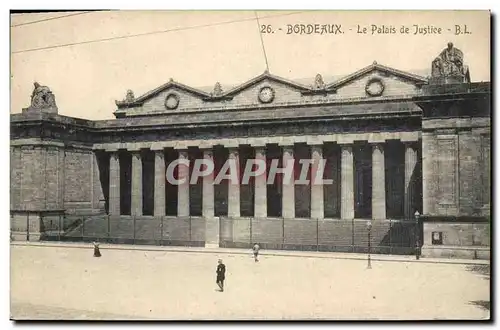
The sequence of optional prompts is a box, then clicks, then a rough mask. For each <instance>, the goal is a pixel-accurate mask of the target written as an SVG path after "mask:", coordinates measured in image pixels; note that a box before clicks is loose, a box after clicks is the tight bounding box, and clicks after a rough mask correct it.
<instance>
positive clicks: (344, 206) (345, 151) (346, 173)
mask: <svg viewBox="0 0 500 330" xmlns="http://www.w3.org/2000/svg"><path fill="white" fill-rule="evenodd" d="M341 149H342V151H341V153H342V159H341V183H340V190H341V192H340V193H341V201H340V217H341V218H342V219H354V155H353V151H352V145H342V147H341Z"/></svg>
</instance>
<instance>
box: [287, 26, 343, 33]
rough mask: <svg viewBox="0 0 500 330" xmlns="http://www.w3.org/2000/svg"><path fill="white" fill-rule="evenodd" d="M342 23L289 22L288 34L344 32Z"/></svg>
mask: <svg viewBox="0 0 500 330" xmlns="http://www.w3.org/2000/svg"><path fill="white" fill-rule="evenodd" d="M343 33H344V32H343V31H342V24H293V25H292V24H287V26H286V34H343Z"/></svg>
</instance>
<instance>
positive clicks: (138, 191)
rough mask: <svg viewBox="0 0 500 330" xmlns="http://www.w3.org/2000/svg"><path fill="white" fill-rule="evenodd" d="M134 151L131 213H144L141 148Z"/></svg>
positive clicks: (136, 214)
mask: <svg viewBox="0 0 500 330" xmlns="http://www.w3.org/2000/svg"><path fill="white" fill-rule="evenodd" d="M131 153H132V183H131V189H132V191H131V199H132V200H131V202H132V204H131V215H133V216H140V215H142V159H141V152H140V150H134V151H132V152H131Z"/></svg>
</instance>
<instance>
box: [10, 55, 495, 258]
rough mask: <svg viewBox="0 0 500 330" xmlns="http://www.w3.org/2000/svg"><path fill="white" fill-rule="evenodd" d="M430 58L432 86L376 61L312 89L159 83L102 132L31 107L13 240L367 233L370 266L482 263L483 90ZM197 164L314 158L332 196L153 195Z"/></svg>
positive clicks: (321, 242)
mask: <svg viewBox="0 0 500 330" xmlns="http://www.w3.org/2000/svg"><path fill="white" fill-rule="evenodd" d="M443 54H445V55H446V56H445V55H442V54H441V55H440V57H439V61H436V63H434V62H433V65H435V66H436V68H435V67H434V66H433V77H432V79H430V80H428V79H426V78H423V77H420V76H417V75H414V74H411V73H406V72H402V71H400V70H396V69H393V68H389V67H386V66H383V65H380V64H377V63H376V62H374V63H373V64H372V65H370V66H367V67H366V68H363V69H361V70H359V71H357V72H355V73H353V74H351V75H349V76H347V77H345V78H343V79H340V80H338V81H335V82H332V83H324V82H323V81H322V78H321V76H320V75H319V77H320V78H321V81H320V82H321V83H319V82H318V81H319V80H318V78H316V81H314V80H313V79H312V81H311V86H305V85H302V84H298V83H295V82H292V81H289V80H287V79H284V78H281V77H277V76H275V75H272V74H270V73H269V72H265V73H264V74H262V75H260V76H258V77H256V78H254V79H252V80H250V81H248V82H246V83H244V84H242V85H240V86H237V87H235V88H233V89H229V90H227V91H223V90H222V89H221V88H220V84H218V83H217V84H216V86H215V88H214V91H213V92H212V93H207V92H204V91H201V90H198V89H195V88H192V87H189V86H186V85H183V84H181V83H178V82H175V81H173V80H171V81H169V82H167V83H166V84H164V85H162V86H160V87H159V88H157V89H155V90H153V91H151V92H148V93H146V94H145V95H142V96H140V97H137V98H136V97H135V96H134V94H133V92H131V91H128V92H127V95H126V97H125V99H124V100H123V101H117V102H116V105H117V110H116V112H115V116H116V119H114V120H102V121H91V120H83V119H77V118H70V117H65V116H61V115H59V114H57V108H56V107H55V101H54V103H53V104H52V103H51V106H50V107H48V106H45V107H39V108H35V109H32V108H33V106H32V107H31V108H30V110H29V111H24V112H23V113H22V114H14V115H11V214H12V215H11V232H12V237H13V238H14V239H29V240H37V239H50V238H51V237H52V238H54V233H57V238H58V239H63V238H64V239H70V240H71V239H72V238H73V239H100V240H108V241H111V242H125V243H127V242H134V243H141V242H144V243H148V244H151V243H152V244H174V245H175V244H188V245H205V246H221V247H249V246H250V244H252V243H253V242H259V243H260V244H261V246H263V247H264V248H277V249H308V250H309V249H312V250H324V251H357V252H360V251H366V250H367V246H368V230H369V229H368V226H367V224H368V223H371V225H372V226H371V229H370V242H371V246H372V248H373V251H375V252H381V253H415V251H418V249H416V248H415V247H417V248H418V247H420V246H422V250H421V251H422V253H423V255H424V256H427V255H429V256H435V255H449V256H455V255H457V256H458V255H460V256H463V255H467V256H470V257H476V258H480V257H481V258H482V257H485V256H487V255H488V253H489V232H488V223H489V222H488V221H489V205H490V176H489V173H490V171H491V169H490V162H491V160H490V104H489V99H490V97H491V91H490V84H489V83H471V82H470V81H468V69H467V74H465V73H464V72H465V71H464V72H462V76H461V77H462V78H463V81H458V82H457V79H458V78H460V77H458V78H457V72H458V73H460V72H461V71H457V69H456V68H455V67H452V66H450V65H451V64H447V62H446V61H447V60H448V59H450V61H451V60H453V57H452V56H451V55H449V54H452V55H456V54H458V55H460V54H461V53H457V52H451V53H449V54H448V53H443ZM453 63H455V62H453ZM438 64H439V65H441V66H442V67H443V68H446V70H451V69H449V68H450V67H452V68H453V70H452V71H453V74H454V76H453V77H454V78H453V79H454V80H453V83H448V82H447V80H446V79H444V78H443V79H441V78H439V77H438V75H439V74H444V73H443V72H446V71H443V70H444V69H443V70H442V69H440V67H437V65H438ZM453 65H455V64H453ZM462 78H461V79H462ZM42 87H44V86H40V85H36V88H38V89H37V90H36V91H37V93H42V92H44V93H50V94H49V95H50V97H51V98H49V100H52V99H53V100H55V99H54V97H53V95H52V92H50V90H49V89H48V88H47V87H44V89H43V88H42ZM41 88H42V89H41ZM42 99H43V98H42ZM37 104H38V103H37ZM195 159H205V160H210V161H214V162H215V164H216V165H215V167H216V170H217V169H219V170H220V167H221V166H222V164H223V163H224V162H225V161H226V160H227V159H231V160H232V161H235V162H236V163H237V164H238V167H237V172H238V173H237V175H239V176H241V174H242V173H243V172H244V169H245V165H246V160H247V159H260V160H263V161H265V162H266V163H267V164H268V166H269V164H270V163H271V162H272V161H276V162H278V163H279V164H280V166H283V164H285V163H287V162H294V164H297V163H298V160H299V159H311V160H313V161H314V162H313V165H312V168H313V169H315V168H317V166H318V163H317V162H318V161H319V160H320V159H326V167H325V171H324V179H330V180H331V182H332V184H329V185H322V184H321V185H318V184H313V183H311V182H312V181H311V182H309V183H308V184H306V185H300V184H294V183H293V182H285V181H284V180H283V176H278V180H275V181H273V182H271V183H270V182H268V181H267V178H268V177H267V176H266V175H261V176H257V177H255V178H251V180H250V181H249V182H248V184H233V183H229V182H228V181H227V180H223V181H222V182H221V183H219V184H215V185H214V184H213V182H214V175H211V176H205V177H202V178H199V180H198V181H197V182H192V184H189V183H184V184H181V185H178V186H177V185H172V184H171V183H169V182H167V181H166V180H165V175H166V170H167V168H168V166H169V165H170V164H171V163H172V162H173V161H175V160H189V161H190V165H189V166H186V167H179V169H178V172H176V174H177V175H179V176H180V177H186V178H188V179H190V178H191V177H192V175H193V165H192V164H193V163H194V160H195ZM295 168H297V166H295ZM312 173H315V172H310V173H308V177H309V178H310V179H311V175H312ZM292 176H293V177H294V178H296V179H297V178H298V176H299V173H297V171H294V173H292ZM415 211H418V213H419V214H421V216H420V217H419V218H418V219H416V218H415V216H414V214H415ZM438 236H440V238H441V239H440V240H435V239H433V238H437V237H438ZM450 251H451V252H450ZM457 251H458V252H457ZM463 251H465V252H463Z"/></svg>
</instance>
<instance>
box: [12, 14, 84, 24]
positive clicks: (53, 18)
mask: <svg viewBox="0 0 500 330" xmlns="http://www.w3.org/2000/svg"><path fill="white" fill-rule="evenodd" d="M92 12H93V11H85V12H80V13H73V14H68V15H63V16H57V17H50V18H44V19H40V20H37V21H31V22H26V23H20V24H15V25H11V26H10V27H18V26H24V25H30V24H35V23H41V22H46V21H53V20H56V19H61V18H66V17H71V16H77V15H83V14H88V13H92Z"/></svg>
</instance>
